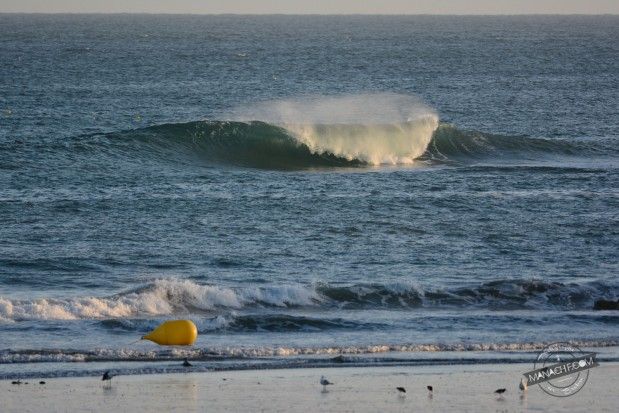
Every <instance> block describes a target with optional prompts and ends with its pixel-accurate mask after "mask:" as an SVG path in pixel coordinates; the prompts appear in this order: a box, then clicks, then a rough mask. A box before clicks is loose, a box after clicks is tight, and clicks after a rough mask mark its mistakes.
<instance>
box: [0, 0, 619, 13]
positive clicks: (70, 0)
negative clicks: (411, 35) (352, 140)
mask: <svg viewBox="0 0 619 413" xmlns="http://www.w3.org/2000/svg"><path fill="white" fill-rule="evenodd" d="M0 12H74V13H84V12H86V13H88V12H103V13H119V12H128V13H248V14H249V13H320V14H340V13H364V14H417V13H429V14H529V13H552V14H553V13H561V14H564V13H583V14H601V13H612V14H618V13H619V0H375V1H363V0H203V1H200V0H0Z"/></svg>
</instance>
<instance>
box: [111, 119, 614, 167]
mask: <svg viewBox="0 0 619 413" xmlns="http://www.w3.org/2000/svg"><path fill="white" fill-rule="evenodd" d="M104 139H111V140H112V142H113V143H114V144H115V145H119V146H121V147H122V151H125V150H127V149H129V150H130V151H132V152H138V155H137V156H138V157H139V156H149V153H153V152H155V153H156V155H157V156H158V157H160V158H165V159H178V157H179V156H180V157H182V158H183V161H186V160H187V159H190V158H194V157H195V159H196V160H197V161H198V162H207V163H213V164H224V165H225V164H228V165H236V166H242V167H252V168H262V169H282V170H288V169H290V170H294V169H306V168H321V167H323V168H324V167H327V168H330V167H362V166H378V165H426V166H427V165H432V164H452V165H461V164H465V165H469V164H472V163H473V164H474V163H480V162H481V163H499V164H501V163H504V162H506V161H507V162H508V163H509V162H511V163H512V164H514V162H515V163H516V164H517V163H518V161H530V160H534V161H546V160H551V161H552V160H557V159H559V160H560V159H564V158H565V157H572V158H578V157H581V158H584V159H589V158H595V157H614V156H616V155H617V154H618V150H617V145H616V142H615V141H614V140H613V139H611V138H608V139H581V140H577V139H571V140H567V139H558V138H555V139H543V138H530V137H523V136H503V135H494V134H488V133H482V132H476V131H463V130H460V129H458V128H456V127H454V126H451V125H447V124H440V125H439V123H438V119H437V118H436V117H435V116H432V115H428V116H426V117H422V118H419V119H417V120H414V121H410V122H404V123H394V124H374V125H366V124H308V125H287V126H282V125H274V124H269V123H265V122H261V121H250V122H239V121H199V122H189V123H181V124H165V125H159V126H152V127H148V128H143V129H138V130H133V131H126V132H121V133H113V134H109V135H106V136H105V137H104ZM127 145H129V146H130V147H129V148H127ZM119 149H120V148H119ZM144 150H147V152H146V153H143V152H142V151H144Z"/></svg>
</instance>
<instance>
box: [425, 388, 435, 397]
mask: <svg viewBox="0 0 619 413" xmlns="http://www.w3.org/2000/svg"><path fill="white" fill-rule="evenodd" d="M426 389H428V399H432V398H433V397H434V393H433V392H434V387H432V386H426Z"/></svg>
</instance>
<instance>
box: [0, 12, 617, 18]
mask: <svg viewBox="0 0 619 413" xmlns="http://www.w3.org/2000/svg"><path fill="white" fill-rule="evenodd" d="M0 14H30V15H60V14H64V15H151V16H395V17H397V16H452V17H453V16H473V17H486V16H487V17H509V16H619V13H526V12H525V13H455V14H449V13H230V12H227V13H182V12H178V13H177V12H148V11H143V12H142V11H128V12H123V11H118V12H104V11H88V12H85V11H77V12H75V11H44V12H40V11H0Z"/></svg>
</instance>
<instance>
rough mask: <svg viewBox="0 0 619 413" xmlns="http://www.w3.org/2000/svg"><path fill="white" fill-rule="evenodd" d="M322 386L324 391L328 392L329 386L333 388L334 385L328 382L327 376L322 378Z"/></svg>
mask: <svg viewBox="0 0 619 413" xmlns="http://www.w3.org/2000/svg"><path fill="white" fill-rule="evenodd" d="M320 384H322V391H323V392H326V391H327V386H332V385H333V383H331V382H330V381H329V380H327V378H326V377H325V376H320Z"/></svg>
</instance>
